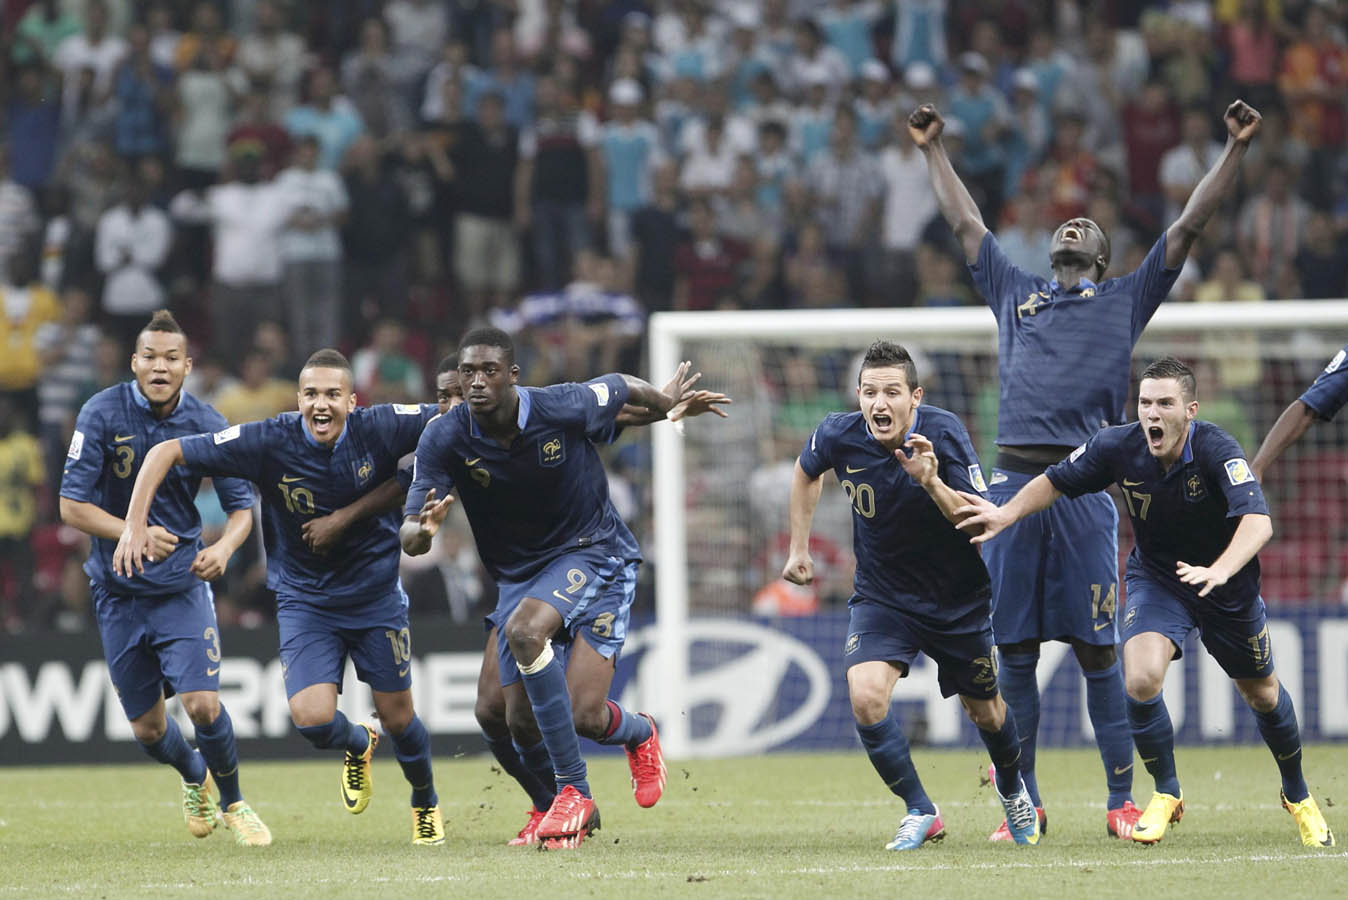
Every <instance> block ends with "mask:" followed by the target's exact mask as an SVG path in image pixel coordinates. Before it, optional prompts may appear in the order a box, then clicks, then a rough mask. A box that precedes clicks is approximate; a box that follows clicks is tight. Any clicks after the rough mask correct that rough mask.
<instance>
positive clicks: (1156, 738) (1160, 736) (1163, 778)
mask: <svg viewBox="0 0 1348 900" xmlns="http://www.w3.org/2000/svg"><path fill="white" fill-rule="evenodd" d="M1128 723H1129V725H1131V726H1132V729H1133V742H1134V743H1135V744H1137V753H1138V755H1139V756H1140V757H1142V765H1144V766H1146V767H1147V771H1148V772H1150V773H1151V776H1152V778H1154V779H1156V790H1158V791H1160V792H1161V793H1162V794H1169V795H1170V796H1172V797H1178V796H1179V795H1180V786H1179V776H1178V775H1176V774H1175V729H1174V726H1173V725H1171V723H1170V710H1168V709H1166V707H1165V696H1164V695H1163V694H1157V695H1156V696H1155V697H1153V698H1151V699H1150V700H1147V701H1145V702H1143V701H1140V700H1134V699H1133V698H1132V697H1129V698H1128Z"/></svg>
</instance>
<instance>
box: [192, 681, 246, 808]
mask: <svg viewBox="0 0 1348 900" xmlns="http://www.w3.org/2000/svg"><path fill="white" fill-rule="evenodd" d="M197 748H198V749H199V750H200V751H201V758H202V759H204V760H206V765H208V766H210V769H211V777H213V778H214V779H215V786H216V788H217V789H218V790H219V791H220V807H221V808H222V809H229V807H230V806H231V805H232V804H234V803H238V802H239V801H240V800H242V799H243V793H242V792H241V791H240V790H239V746H238V744H236V743H235V742H234V722H233V721H232V720H231V719H230V718H229V710H227V709H225V707H224V704H223V703H222V704H221V705H220V715H218V716H216V717H215V721H214V722H212V723H211V724H209V725H198V726H197Z"/></svg>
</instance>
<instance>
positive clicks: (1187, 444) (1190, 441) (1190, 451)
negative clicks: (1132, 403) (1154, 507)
mask: <svg viewBox="0 0 1348 900" xmlns="http://www.w3.org/2000/svg"><path fill="white" fill-rule="evenodd" d="M1141 424H1142V423H1141V422H1139V423H1138V425H1141ZM1197 424H1198V422H1197V420H1195V421H1193V422H1190V423H1189V433H1188V435H1186V436H1185V438H1184V452H1183V453H1181V454H1180V458H1179V465H1176V466H1171V467H1170V468H1169V469H1163V470H1162V472H1163V476H1162V477H1164V478H1169V477H1170V475H1171V474H1172V473H1175V472H1179V471H1180V470H1182V469H1183V468H1184V467H1185V466H1187V465H1188V464H1189V463H1191V462H1193V461H1194V426H1195V425H1197ZM1143 437H1146V429H1143Z"/></svg>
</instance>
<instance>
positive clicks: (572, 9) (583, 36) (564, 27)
mask: <svg viewBox="0 0 1348 900" xmlns="http://www.w3.org/2000/svg"><path fill="white" fill-rule="evenodd" d="M516 8H517V9H518V11H519V14H518V15H517V16H516V17H515V23H514V25H513V26H512V27H513V29H514V37H515V50H516V52H517V53H518V54H519V57H520V61H521V62H522V63H524V64H526V65H527V64H530V63H532V62H534V61H535V60H538V59H545V58H547V57H548V56H550V55H552V54H556V53H565V54H566V55H568V56H572V57H575V58H577V59H588V58H589V56H590V51H591V46H590V44H591V42H590V35H589V34H588V33H587V32H586V31H585V29H584V28H582V27H581V26H580V23H579V21H578V19H577V16H576V4H574V3H571V2H567V0H517V2H516Z"/></svg>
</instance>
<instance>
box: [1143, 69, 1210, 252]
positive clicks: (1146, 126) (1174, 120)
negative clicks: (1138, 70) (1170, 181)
mask: <svg viewBox="0 0 1348 900" xmlns="http://www.w3.org/2000/svg"><path fill="white" fill-rule="evenodd" d="M1123 120H1124V129H1123V130H1124V143H1125V145H1126V147H1127V151H1128V188H1129V190H1130V191H1131V192H1132V195H1133V200H1134V201H1135V202H1136V203H1137V204H1138V205H1139V206H1140V207H1141V208H1142V209H1144V210H1146V212H1147V213H1148V215H1149V216H1151V219H1152V221H1151V222H1149V223H1147V224H1149V225H1153V226H1155V227H1157V228H1159V227H1161V221H1162V219H1163V217H1165V216H1167V215H1168V214H1169V212H1170V203H1171V198H1170V197H1169V192H1168V191H1167V190H1165V189H1163V187H1162V185H1163V179H1164V178H1165V177H1166V175H1165V172H1164V168H1163V166H1164V165H1165V163H1164V162H1163V160H1165V159H1166V158H1167V151H1170V150H1171V149H1172V148H1173V150H1174V152H1175V153H1176V155H1175V157H1173V158H1172V160H1171V162H1170V167H1171V169H1172V171H1171V172H1170V173H1169V174H1170V176H1171V177H1173V178H1175V180H1176V184H1175V192H1176V193H1178V192H1179V190H1180V186H1181V185H1184V184H1187V185H1188V187H1187V188H1185V189H1184V198H1185V199H1188V196H1189V192H1190V191H1191V190H1192V189H1193V186H1194V184H1197V183H1198V182H1197V179H1194V181H1193V183H1192V184H1190V183H1189V174H1190V171H1191V170H1192V167H1193V166H1194V165H1199V164H1201V162H1202V161H1203V160H1205V159H1207V155H1208V153H1210V148H1211V146H1212V144H1211V135H1210V133H1209V132H1210V126H1209V115H1208V113H1207V112H1206V111H1205V112H1203V114H1202V130H1201V131H1198V130H1197V129H1195V130H1196V134H1195V136H1194V144H1193V146H1190V145H1188V144H1187V143H1182V142H1181V132H1180V127H1179V116H1178V114H1177V112H1176V110H1175V104H1174V103H1173V101H1172V100H1171V97H1170V93H1169V90H1168V89H1167V88H1166V84H1165V82H1164V81H1162V80H1160V79H1159V78H1152V79H1149V80H1148V81H1147V83H1146V84H1145V85H1144V86H1143V88H1142V91H1141V93H1139V94H1138V95H1137V97H1136V98H1134V99H1133V100H1132V101H1130V102H1129V103H1128V105H1127V106H1125V107H1124V108H1123ZM1186 121H1187V117H1186ZM1218 150H1219V152H1220V147H1218ZM1206 171H1207V169H1206V168H1203V169H1202V170H1200V171H1199V177H1200V178H1201V177H1202V175H1203V173H1204V172H1206ZM1181 202H1182V201H1181ZM1165 221H1168V222H1173V221H1174V219H1173V218H1169V219H1165Z"/></svg>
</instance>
